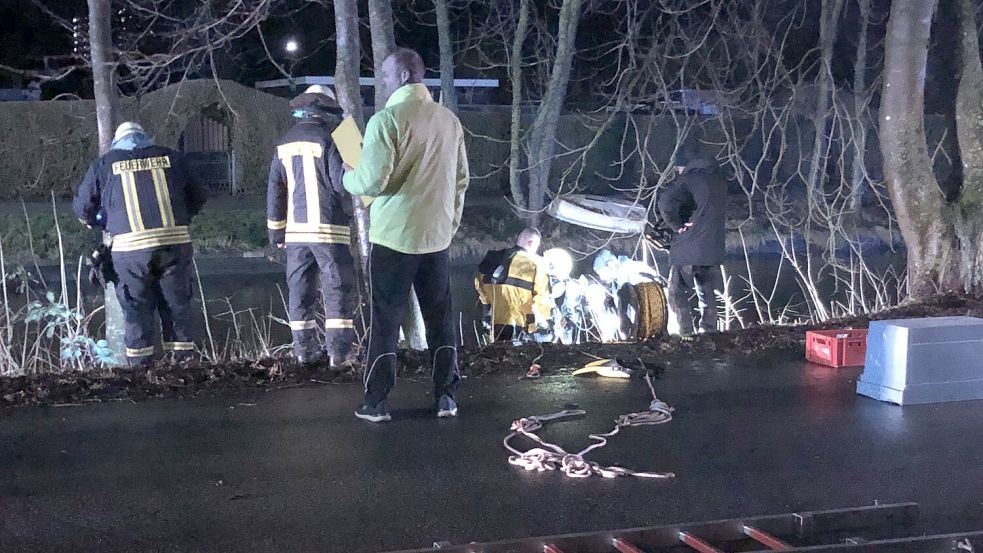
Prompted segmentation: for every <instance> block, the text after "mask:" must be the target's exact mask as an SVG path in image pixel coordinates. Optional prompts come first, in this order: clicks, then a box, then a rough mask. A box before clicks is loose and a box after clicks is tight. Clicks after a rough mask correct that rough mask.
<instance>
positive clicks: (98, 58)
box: [88, 0, 126, 363]
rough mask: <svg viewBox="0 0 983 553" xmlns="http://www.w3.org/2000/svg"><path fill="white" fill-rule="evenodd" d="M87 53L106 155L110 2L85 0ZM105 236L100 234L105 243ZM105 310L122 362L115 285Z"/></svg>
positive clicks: (111, 82)
mask: <svg viewBox="0 0 983 553" xmlns="http://www.w3.org/2000/svg"><path fill="white" fill-rule="evenodd" d="M88 4H89V50H90V55H91V56H92V94H93V97H94V98H95V101H96V126H97V127H98V132H99V155H103V154H105V153H107V152H109V150H110V148H111V147H112V143H113V133H114V132H115V128H116V124H117V122H118V121H119V118H120V107H119V96H117V94H116V60H115V59H114V55H113V30H112V21H113V10H112V2H111V0H88ZM108 238H109V236H108V234H106V233H103V239H104V240H107V239H108ZM103 298H104V300H103V301H104V305H105V307H106V341H107V342H108V343H109V347H110V349H111V350H112V352H113V357H114V358H115V359H116V361H117V362H120V363H122V362H124V360H125V359H126V342H125V341H124V336H123V333H124V327H125V325H126V321H125V318H124V316H123V308H122V307H121V306H120V304H119V298H117V297H116V286H115V285H113V284H112V283H109V284H107V285H106V290H105V293H104V295H103Z"/></svg>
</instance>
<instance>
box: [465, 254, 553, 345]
mask: <svg viewBox="0 0 983 553" xmlns="http://www.w3.org/2000/svg"><path fill="white" fill-rule="evenodd" d="M496 258H497V259H496ZM475 288H476V289H477V291H478V299H480V300H481V303H482V304H484V305H488V306H491V317H492V321H491V322H492V324H493V325H513V326H518V327H526V329H527V330H528V331H529V332H533V331H535V330H536V323H537V321H545V320H546V319H548V318H549V317H550V308H551V305H550V293H549V277H548V276H547V274H546V270H545V269H544V268H543V267H542V266H541V265H540V262H539V258H538V257H537V256H534V255H532V254H529V253H527V252H525V251H523V250H521V249H519V248H515V249H512V250H504V251H503V250H498V251H493V252H489V253H488V255H486V256H485V260H483V261H482V263H481V265H479V271H478V274H477V276H475Z"/></svg>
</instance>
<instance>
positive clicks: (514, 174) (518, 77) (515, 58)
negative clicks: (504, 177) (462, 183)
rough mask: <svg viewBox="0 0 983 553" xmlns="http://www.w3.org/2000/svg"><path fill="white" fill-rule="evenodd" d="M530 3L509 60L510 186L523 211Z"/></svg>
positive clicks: (523, 7) (525, 1)
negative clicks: (524, 102)
mask: <svg viewBox="0 0 983 553" xmlns="http://www.w3.org/2000/svg"><path fill="white" fill-rule="evenodd" d="M529 2H530V0H521V3H520V4H519V21H518V23H517V24H516V27H515V37H514V39H513V41H512V55H511V57H510V59H509V79H510V80H511V81H512V126H511V135H510V139H509V186H510V188H511V190H512V201H513V202H515V205H517V206H518V207H520V208H522V209H528V208H529V204H528V202H527V199H526V198H527V194H526V191H525V190H523V187H522V181H521V178H520V177H519V167H520V164H521V163H522V59H523V58H522V45H523V44H524V43H525V42H526V33H527V32H528V30H529Z"/></svg>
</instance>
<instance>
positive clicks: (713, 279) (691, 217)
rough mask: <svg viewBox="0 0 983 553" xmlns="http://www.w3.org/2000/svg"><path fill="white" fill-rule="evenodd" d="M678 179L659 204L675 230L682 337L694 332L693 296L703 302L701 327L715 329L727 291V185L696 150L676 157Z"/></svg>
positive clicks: (675, 293)
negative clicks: (723, 267) (719, 301)
mask: <svg viewBox="0 0 983 553" xmlns="http://www.w3.org/2000/svg"><path fill="white" fill-rule="evenodd" d="M675 165H676V170H677V171H678V172H679V175H678V176H677V177H676V179H675V180H674V181H673V182H672V184H670V185H669V188H668V189H666V191H665V193H663V194H662V195H661V196H660V197H659V200H658V207H659V211H660V213H661V214H662V218H663V221H664V222H665V224H666V225H668V226H669V228H671V229H673V230H674V231H675V232H676V235H675V236H674V237H673V239H672V246H671V247H670V248H669V266H670V267H669V294H668V295H669V305H670V306H671V307H672V310H673V312H674V313H675V314H676V318H677V320H678V322H679V333H680V335H681V336H683V337H684V338H686V337H691V336H692V334H693V332H694V324H693V308H692V306H691V305H690V296H691V294H692V291H694V290H695V292H696V297H697V301H698V303H699V313H700V317H699V327H700V330H702V331H704V332H713V331H716V330H717V301H716V300H717V298H716V296H717V294H719V293H721V292H723V277H722V274H721V272H720V264H721V263H723V261H724V254H725V252H726V250H725V243H724V238H725V236H724V232H725V226H724V225H725V218H726V211H727V181H726V179H725V178H724V176H723V175H722V174H721V173H720V171H719V170H718V169H717V167H716V166H715V164H714V163H713V162H711V161H710V160H709V159H707V157H706V156H704V155H703V154H702V153H701V152H700V151H699V150H698V149H696V148H686V149H684V150H681V151H680V152H679V153H678V154H677V156H676V161H675Z"/></svg>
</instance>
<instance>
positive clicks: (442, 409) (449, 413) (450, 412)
mask: <svg viewBox="0 0 983 553" xmlns="http://www.w3.org/2000/svg"><path fill="white" fill-rule="evenodd" d="M456 416H457V402H455V401H454V400H453V399H451V398H450V397H448V396H440V399H439V400H437V417H438V418H441V419H446V418H450V417H456Z"/></svg>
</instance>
